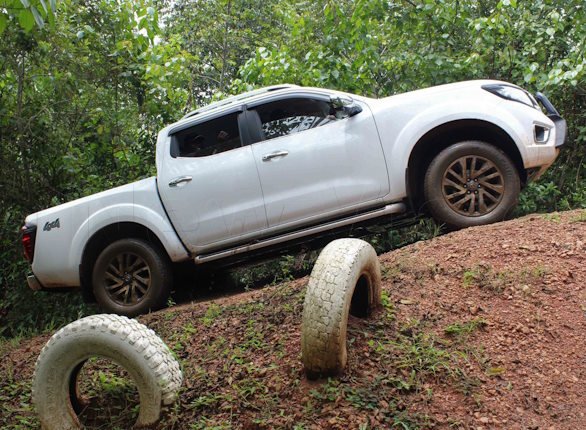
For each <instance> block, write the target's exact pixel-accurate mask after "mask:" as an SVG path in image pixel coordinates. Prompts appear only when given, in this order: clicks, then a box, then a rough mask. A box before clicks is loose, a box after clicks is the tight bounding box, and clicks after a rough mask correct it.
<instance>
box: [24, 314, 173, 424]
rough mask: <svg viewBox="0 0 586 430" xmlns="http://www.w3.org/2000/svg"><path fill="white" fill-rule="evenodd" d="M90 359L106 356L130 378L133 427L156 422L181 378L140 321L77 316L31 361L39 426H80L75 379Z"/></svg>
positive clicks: (157, 340) (164, 347) (166, 351)
mask: <svg viewBox="0 0 586 430" xmlns="http://www.w3.org/2000/svg"><path fill="white" fill-rule="evenodd" d="M90 357H104V358H106V359H109V360H112V361H113V362H115V363H116V364H118V365H120V366H121V367H123V368H124V369H125V370H126V371H127V372H128V373H129V375H130V376H131V377H132V379H133V380H134V382H135V384H136V386H137V388H138V393H139V398H140V412H139V416H138V420H137V422H136V427H141V426H148V425H152V424H154V423H156V422H157V421H158V420H159V418H160V412H161V406H162V405H169V404H171V403H173V401H174V400H175V398H176V396H177V392H178V390H179V388H180V386H181V383H182V380H183V376H182V373H181V369H180V368H179V364H178V363H177V361H176V360H175V359H174V358H173V356H172V354H171V351H170V350H169V348H168V347H167V345H165V343H164V342H163V341H162V340H161V339H160V338H159V337H158V336H157V335H156V334H155V332H154V331H152V330H150V329H149V328H147V327H146V326H144V325H143V324H140V323H139V322H138V321H136V320H131V319H128V318H126V317H123V316H118V315H106V314H102V315H92V316H89V317H86V318H82V319H80V320H77V321H74V322H73V323H71V324H69V325H67V326H65V327H63V328H62V329H61V330H59V331H58V332H57V333H55V334H54V335H53V337H51V339H50V340H49V342H47V344H46V345H45V346H44V348H43V349H42V351H41V353H40V355H39V357H38V359H37V363H36V365H35V373H34V376H33V393H32V394H33V396H32V397H33V403H34V405H35V408H36V410H37V412H38V414H39V417H40V420H41V425H42V428H43V429H45V430H69V429H79V428H80V423H79V419H78V418H77V415H76V412H79V411H76V410H75V409H76V405H78V404H79V402H78V389H77V377H78V374H79V371H80V370H81V368H82V367H83V364H84V363H85V362H86V360H88V359H89V358H90Z"/></svg>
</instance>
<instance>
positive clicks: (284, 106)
mask: <svg viewBox="0 0 586 430" xmlns="http://www.w3.org/2000/svg"><path fill="white" fill-rule="evenodd" d="M254 110H256V112H257V113H258V116H259V118H260V122H261V128H262V132H263V134H264V138H265V139H274V138H276V137H281V136H285V135H288V134H293V133H299V132H300V131H305V130H309V129H310V128H314V127H320V126H322V125H325V124H328V123H330V122H332V121H336V113H335V111H334V109H333V107H332V106H331V105H330V104H329V103H327V102H325V101H321V100H314V99H306V98H298V99H284V100H277V101H274V102H271V103H267V104H264V105H261V106H258V107H256V108H254Z"/></svg>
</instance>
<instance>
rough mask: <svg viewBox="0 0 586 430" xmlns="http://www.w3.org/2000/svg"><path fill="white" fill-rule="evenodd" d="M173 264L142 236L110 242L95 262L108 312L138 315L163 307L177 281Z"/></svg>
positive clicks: (96, 282) (99, 295)
mask: <svg viewBox="0 0 586 430" xmlns="http://www.w3.org/2000/svg"><path fill="white" fill-rule="evenodd" d="M172 277H173V274H172V270H171V263H170V262H169V260H168V258H167V256H166V255H164V254H163V252H162V251H160V250H159V249H158V248H157V247H155V246H153V245H152V244H150V243H148V242H145V241H143V240H141V239H122V240H118V241H116V242H114V243H112V244H110V245H108V246H107V247H106V248H105V249H104V250H103V251H102V252H101V253H100V255H99V256H98V259H97V260H96V264H95V265H94V270H93V275H92V285H93V291H94V295H95V297H96V301H97V302H98V305H99V306H100V308H102V309H103V310H104V311H105V312H111V313H116V314H119V315H126V316H130V317H132V316H136V315H140V314H144V313H147V312H149V311H152V310H157V309H160V308H162V307H163V306H164V305H165V302H166V301H167V298H168V297H169V293H170V291H171V285H172V284H173V279H172Z"/></svg>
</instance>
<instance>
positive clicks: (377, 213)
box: [193, 203, 407, 264]
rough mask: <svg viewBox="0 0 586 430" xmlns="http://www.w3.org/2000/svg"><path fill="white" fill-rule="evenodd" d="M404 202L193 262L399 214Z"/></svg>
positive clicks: (209, 259)
mask: <svg viewBox="0 0 586 430" xmlns="http://www.w3.org/2000/svg"><path fill="white" fill-rule="evenodd" d="M406 209H407V208H406V206H405V204H404V203H393V204H390V205H387V206H385V207H383V208H381V209H377V210H374V211H370V212H365V213H361V214H359V215H355V216H351V217H348V218H342V219H338V220H335V221H331V222H329V223H326V224H320V225H317V226H314V227H309V228H306V229H303V230H297V231H294V232H292V233H286V234H283V235H280V236H273V237H269V238H267V239H262V240H260V241H257V242H253V243H248V244H246V245H240V246H236V247H234V248H230V249H226V250H223V251H218V252H214V253H211V254H202V255H198V256H197V257H195V258H194V259H193V261H194V262H195V264H203V263H208V262H210V261H214V260H220V259H222V258H227V257H232V256H234V255H237V254H242V253H245V252H249V251H254V250H257V249H261V248H265V247H267V246H272V245H277V244H279V243H283V242H288V241H291V240H295V239H299V238H301V237H304V236H311V235H314V234H319V233H323V232H325V231H329V230H333V229H336V228H339V227H344V226H347V225H351V224H355V223H358V222H362V221H366V220H369V219H372V218H377V217H382V216H385V215H392V214H400V213H404V212H405V211H406Z"/></svg>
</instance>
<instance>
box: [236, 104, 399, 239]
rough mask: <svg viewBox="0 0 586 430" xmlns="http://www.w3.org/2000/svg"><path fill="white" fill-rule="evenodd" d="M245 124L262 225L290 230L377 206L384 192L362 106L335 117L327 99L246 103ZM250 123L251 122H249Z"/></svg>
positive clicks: (380, 161) (379, 157)
mask: <svg viewBox="0 0 586 430" xmlns="http://www.w3.org/2000/svg"><path fill="white" fill-rule="evenodd" d="M247 115H248V116H249V120H248V123H249V124H253V123H255V122H256V124H257V128H258V130H257V132H256V135H255V133H251V134H252V135H253V140H260V141H257V142H256V143H254V144H253V145H252V151H253V154H254V158H255V160H256V165H257V167H258V171H259V176H260V181H261V184H262V190H263V194H264V202H265V209H266V214H267V220H268V224H269V228H272V227H283V229H285V228H286V227H289V226H291V227H293V226H295V225H302V224H304V223H308V224H309V223H312V222H314V221H318V220H320V219H325V218H330V217H334V216H337V215H342V214H344V213H348V212H352V211H353V210H360V209H361V208H365V207H368V206H369V205H372V206H374V205H377V204H379V203H380V202H381V201H382V197H383V196H384V195H385V194H387V193H388V192H389V181H388V174H387V168H386V163H385V160H384V156H383V152H382V147H381V144H380V140H379V137H378V133H377V131H376V126H375V123H374V119H373V117H372V114H371V113H370V110H369V108H368V107H367V106H366V105H364V106H363V111H362V112H361V113H359V114H357V115H355V116H352V117H348V118H344V117H340V115H338V117H336V112H335V111H334V109H333V107H332V106H331V104H330V103H329V99H325V97H324V98H319V97H301V96H300V97H293V98H292V97H287V98H283V99H281V100H276V101H271V102H268V103H264V104H260V105H258V106H252V107H250V108H249V111H248V112H247ZM250 118H252V120H251V119H250Z"/></svg>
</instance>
